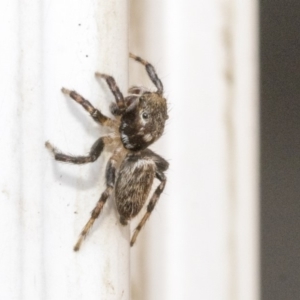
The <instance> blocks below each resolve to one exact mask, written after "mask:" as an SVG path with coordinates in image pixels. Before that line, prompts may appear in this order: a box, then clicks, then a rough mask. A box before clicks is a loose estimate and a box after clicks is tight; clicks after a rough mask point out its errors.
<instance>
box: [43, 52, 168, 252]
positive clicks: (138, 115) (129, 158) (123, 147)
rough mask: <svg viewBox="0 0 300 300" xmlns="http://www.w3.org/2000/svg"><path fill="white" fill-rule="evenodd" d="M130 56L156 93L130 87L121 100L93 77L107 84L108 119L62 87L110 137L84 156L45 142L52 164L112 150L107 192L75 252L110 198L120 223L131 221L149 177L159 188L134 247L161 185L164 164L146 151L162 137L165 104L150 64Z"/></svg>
mask: <svg viewBox="0 0 300 300" xmlns="http://www.w3.org/2000/svg"><path fill="white" fill-rule="evenodd" d="M129 56H130V58H133V59H134V60H136V61H137V62H139V63H141V64H142V65H144V66H145V68H146V71H147V73H148V75H149V77H150V79H151V81H152V82H153V83H154V85H155V87H156V91H154V92H151V91H150V90H149V89H147V88H145V87H139V86H133V87H131V88H130V89H129V90H128V93H129V95H128V96H127V97H125V98H124V96H123V94H122V93H121V91H120V89H119V87H118V86H117V84H116V82H115V79H114V78H113V77H112V76H110V75H106V74H102V73H96V74H95V75H96V77H99V78H103V79H105V80H106V83H107V84H108V87H109V88H110V90H111V92H112V93H113V95H114V98H115V102H113V103H112V104H111V106H110V111H111V113H112V115H114V116H115V118H114V119H111V118H109V117H107V116H105V115H103V114H102V113H101V111H100V110H98V109H96V108H95V107H94V106H93V105H92V104H91V103H90V102H89V101H88V100H86V99H84V98H83V97H82V96H81V95H79V94H78V93H77V92H75V91H70V90H68V89H66V88H62V92H63V93H64V94H67V95H69V96H70V97H71V98H72V99H73V100H75V101H76V102H77V103H79V104H80V105H81V106H82V107H83V108H84V109H85V110H86V111H87V112H88V113H89V114H90V115H91V117H92V118H93V119H94V121H96V122H97V123H100V124H101V125H103V126H106V127H108V128H110V129H111V130H112V133H110V134H108V135H106V136H102V137H100V138H99V139H98V140H96V142H95V143H94V144H93V146H92V147H91V150H90V152H89V154H88V155H87V156H70V155H66V154H63V153H62V152H61V151H59V150H58V149H57V148H55V147H54V146H53V145H52V144H50V142H49V141H47V142H46V143H45V145H46V147H47V148H48V149H49V150H50V151H51V153H52V154H53V155H54V158H55V160H58V161H61V162H68V163H73V164H85V163H89V162H94V161H95V160H96V159H97V158H98V157H99V156H100V155H101V153H102V151H103V149H104V147H106V146H111V147H112V149H114V150H113V151H112V155H111V157H110V158H109V160H108V163H107V166H106V172H105V180H106V189H105V190H104V192H103V193H102V195H101V196H100V199H99V200H98V202H97V204H96V206H95V208H94V209H93V211H92V213H91V217H90V219H89V221H88V222H87V224H86V225H85V227H84V228H83V230H82V232H81V234H80V236H79V239H78V241H77V243H76V245H75V246H74V251H78V250H79V248H80V246H81V243H82V241H83V239H84V238H85V237H86V235H87V233H88V232H89V230H90V229H91V227H92V225H93V223H94V222H95V220H96V219H97V218H98V216H99V215H100V213H101V211H102V208H103V206H104V204H105V203H106V201H107V199H108V198H109V197H110V196H112V197H113V198H114V199H115V203H116V207H117V211H118V213H119V216H120V223H121V224H122V225H127V223H128V221H130V220H131V219H132V218H133V217H135V216H136V215H137V214H138V213H139V212H140V210H141V209H142V207H143V206H144V205H145V202H146V200H147V198H148V196H149V194H150V190H151V187H152V185H153V181H154V178H157V179H158V180H159V181H160V184H159V185H158V186H157V188H156V190H155V191H154V193H153V195H152V196H151V198H150V200H149V203H148V205H147V211H146V213H145V214H144V216H143V218H142V219H141V221H140V222H139V224H138V226H137V227H136V228H135V230H134V233H133V235H132V238H131V241H130V246H133V245H134V243H135V241H136V239H137V236H138V234H139V232H140V230H141V229H142V227H143V226H144V225H145V223H146V221H147V220H148V218H149V217H150V214H151V212H152V211H153V209H154V207H155V205H156V203H157V201H158V199H159V197H160V195H161V193H162V192H163V190H164V188H165V185H166V176H165V174H164V172H165V171H166V170H167V169H168V167H169V163H168V162H167V161H166V160H165V159H164V158H162V157H161V156H159V155H158V154H156V153H154V152H153V151H152V150H150V149H148V147H149V146H150V145H151V144H152V143H153V142H155V141H156V140H157V139H158V138H160V137H161V135H162V134H163V131H164V126H165V121H166V120H167V119H168V113H167V102H166V99H165V98H164V97H163V84H162V82H161V80H160V79H159V78H158V76H157V74H156V71H155V69H154V67H153V66H152V65H151V64H150V63H148V62H147V61H145V60H144V59H142V58H140V57H138V56H135V55H133V54H130V55H129Z"/></svg>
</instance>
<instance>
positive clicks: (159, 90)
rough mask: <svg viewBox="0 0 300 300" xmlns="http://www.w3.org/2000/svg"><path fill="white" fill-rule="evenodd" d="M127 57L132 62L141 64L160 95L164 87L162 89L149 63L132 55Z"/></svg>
mask: <svg viewBox="0 0 300 300" xmlns="http://www.w3.org/2000/svg"><path fill="white" fill-rule="evenodd" d="M129 57H130V58H133V59H134V60H136V61H138V62H139V63H141V64H142V65H144V66H145V68H146V71H147V73H148V75H149V77H150V79H151V81H152V82H153V83H154V85H155V86H156V88H157V93H158V94H160V95H162V94H163V91H164V87H163V84H162V82H161V80H160V79H159V78H158V76H157V73H156V71H155V69H154V67H153V66H152V65H151V64H150V63H148V62H147V61H146V60H144V59H142V58H141V57H139V56H136V55H134V54H132V53H130V54H129Z"/></svg>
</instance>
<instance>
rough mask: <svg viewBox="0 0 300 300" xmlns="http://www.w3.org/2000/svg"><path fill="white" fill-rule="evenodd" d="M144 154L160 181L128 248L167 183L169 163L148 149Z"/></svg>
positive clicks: (132, 243)
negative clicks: (166, 174) (153, 163)
mask: <svg viewBox="0 0 300 300" xmlns="http://www.w3.org/2000/svg"><path fill="white" fill-rule="evenodd" d="M145 153H147V156H148V157H150V158H151V159H152V160H153V161H154V162H155V164H156V168H157V170H156V178H157V179H158V180H160V184H159V186H158V187H157V188H156V190H155V191H154V193H153V195H152V197H151V199H150V201H149V203H148V205H147V212H146V213H145V215H144V216H143V218H142V220H141V221H140V223H139V224H138V226H137V227H136V228H135V230H134V233H133V236H132V238H131V241H130V246H133V245H134V243H135V241H136V239H137V236H138V234H139V232H140V231H141V229H142V228H143V226H144V225H145V223H146V221H147V220H148V219H149V217H150V215H151V213H152V211H153V209H154V207H155V205H156V203H157V201H158V199H159V197H160V195H161V193H162V192H163V190H164V188H165V185H166V183H167V178H166V176H165V174H164V172H165V171H166V170H167V169H168V167H169V163H168V162H167V161H166V160H165V159H164V158H162V157H161V156H160V155H158V154H156V153H155V152H153V151H152V150H150V149H147V150H145Z"/></svg>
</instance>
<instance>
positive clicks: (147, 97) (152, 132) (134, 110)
mask: <svg viewBox="0 0 300 300" xmlns="http://www.w3.org/2000/svg"><path fill="white" fill-rule="evenodd" d="M167 119H168V114H167V101H166V99H165V98H163V97H162V95H161V94H159V93H150V92H145V93H143V94H142V95H141V96H140V97H136V98H134V99H132V100H131V101H128V107H127V109H126V110H125V112H124V114H123V115H122V117H121V125H120V129H119V131H120V135H121V140H122V143H123V145H124V147H125V148H127V149H129V150H133V151H139V150H142V149H145V148H147V147H148V146H149V145H150V144H152V143H153V142H155V141H156V140H157V139H158V138H159V137H160V136H161V135H162V133H163V131H164V127H165V122H166V120H167Z"/></svg>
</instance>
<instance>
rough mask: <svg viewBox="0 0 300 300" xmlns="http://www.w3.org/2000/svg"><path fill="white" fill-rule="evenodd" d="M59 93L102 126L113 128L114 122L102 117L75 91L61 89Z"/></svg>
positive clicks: (99, 112)
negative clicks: (67, 96)
mask: <svg viewBox="0 0 300 300" xmlns="http://www.w3.org/2000/svg"><path fill="white" fill-rule="evenodd" d="M61 91H62V92H63V93H64V94H67V95H69V96H70V97H71V98H72V99H73V100H75V101H76V102H77V103H79V104H80V105H81V106H82V107H83V108H84V109H85V110H86V111H87V112H88V113H89V114H90V115H91V117H92V118H93V119H94V120H95V121H96V122H97V123H100V124H101V125H103V126H107V127H115V126H116V121H115V120H112V119H110V118H109V117H107V116H105V115H103V114H102V113H101V111H99V110H98V109H96V108H95V107H94V106H93V105H92V104H91V103H90V102H89V101H88V100H86V99H84V98H83V97H82V96H81V95H79V94H78V93H77V92H75V91H70V90H68V89H66V88H62V89H61Z"/></svg>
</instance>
